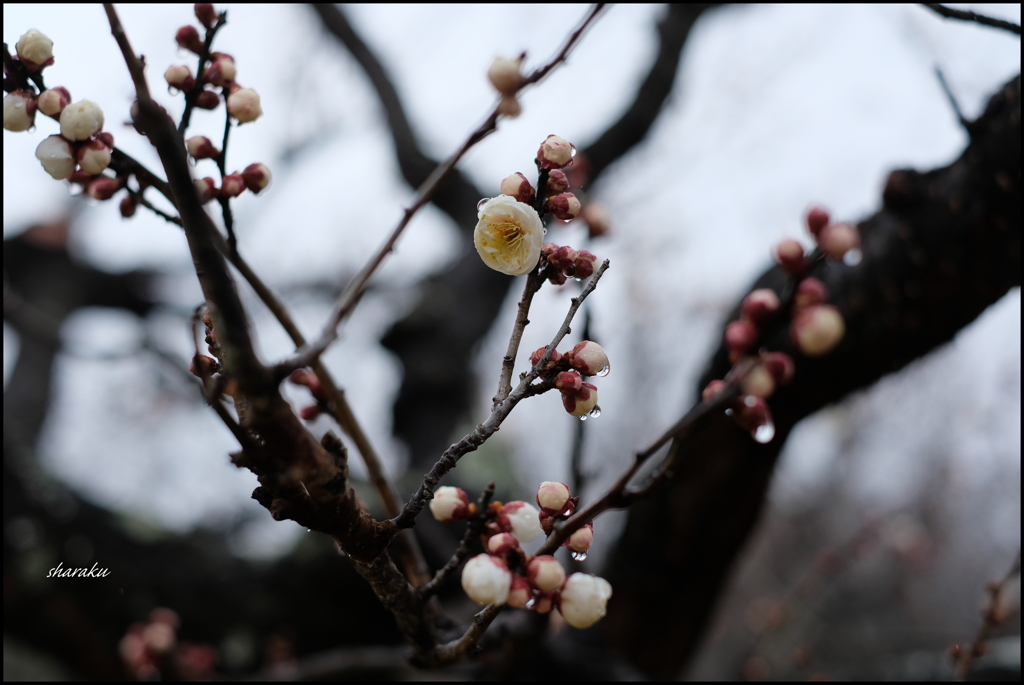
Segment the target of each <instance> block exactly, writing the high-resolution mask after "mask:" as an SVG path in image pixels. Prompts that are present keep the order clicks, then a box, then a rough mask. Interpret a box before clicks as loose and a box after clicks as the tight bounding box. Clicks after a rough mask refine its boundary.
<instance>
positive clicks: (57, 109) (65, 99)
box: [38, 86, 71, 117]
mask: <svg viewBox="0 0 1024 685" xmlns="http://www.w3.org/2000/svg"><path fill="white" fill-rule="evenodd" d="M69 104H71V93H69V92H68V89H67V88H65V87H64V86H58V87H56V88H50V89H49V90H44V91H43V92H42V93H41V94H40V95H39V102H38V105H39V111H40V112H42V113H43V114H45V115H46V116H48V117H60V113H61V112H63V111H64V108H65V107H67V106H68V105H69Z"/></svg>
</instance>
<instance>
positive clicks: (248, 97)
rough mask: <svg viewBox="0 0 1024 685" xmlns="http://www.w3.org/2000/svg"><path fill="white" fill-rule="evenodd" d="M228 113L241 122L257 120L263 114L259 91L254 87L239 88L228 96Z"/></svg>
mask: <svg viewBox="0 0 1024 685" xmlns="http://www.w3.org/2000/svg"><path fill="white" fill-rule="evenodd" d="M228 113H229V114H230V115H231V116H233V117H234V118H235V119H238V122H239V123H241V124H247V123H249V122H250V121H256V120H257V119H259V118H260V115H261V114H263V110H262V109H261V108H260V96H259V93H257V92H256V91H255V90H253V89H252V88H239V89H238V90H236V91H235V92H234V93H232V94H231V95H229V96H228Z"/></svg>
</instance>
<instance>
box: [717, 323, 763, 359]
mask: <svg viewBox="0 0 1024 685" xmlns="http://www.w3.org/2000/svg"><path fill="white" fill-rule="evenodd" d="M755 342H757V326H755V325H754V324H752V323H750V322H749V321H746V320H743V319H741V320H739V321H732V322H730V323H729V325H728V326H726V327H725V347H726V349H728V350H729V352H736V353H739V354H743V353H744V352H746V351H747V350H749V349H750V348H751V347H753V346H754V343H755Z"/></svg>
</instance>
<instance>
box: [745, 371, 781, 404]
mask: <svg viewBox="0 0 1024 685" xmlns="http://www.w3.org/2000/svg"><path fill="white" fill-rule="evenodd" d="M743 392H744V393H746V394H747V395H754V396H755V397H771V395H772V393H773V392H775V379H774V378H773V377H772V374H771V372H770V371H768V369H767V368H766V367H765V365H764V364H758V365H756V366H755V367H754V368H752V369H750V370H749V371H748V372H747V375H746V376H745V377H744V378H743Z"/></svg>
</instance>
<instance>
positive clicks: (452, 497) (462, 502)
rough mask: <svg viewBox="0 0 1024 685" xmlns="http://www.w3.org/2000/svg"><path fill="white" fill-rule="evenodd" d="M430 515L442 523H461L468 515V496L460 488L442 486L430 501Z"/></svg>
mask: <svg viewBox="0 0 1024 685" xmlns="http://www.w3.org/2000/svg"><path fill="white" fill-rule="evenodd" d="M430 513H431V514H433V515H434V518H435V519H437V520H438V521H441V522H442V523H449V522H451V521H461V520H462V519H464V518H466V516H467V515H468V514H469V496H468V495H467V494H466V491H465V490H463V489H462V488H455V487H452V486H450V485H442V486H441V487H439V488H438V489H437V490H435V491H434V498H433V499H432V500H430Z"/></svg>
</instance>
